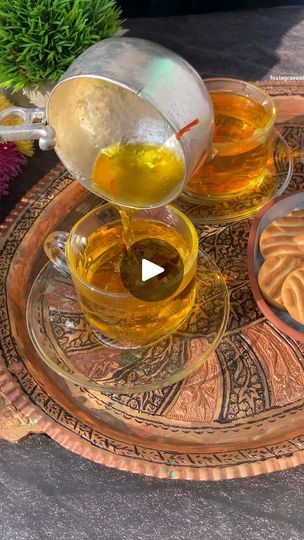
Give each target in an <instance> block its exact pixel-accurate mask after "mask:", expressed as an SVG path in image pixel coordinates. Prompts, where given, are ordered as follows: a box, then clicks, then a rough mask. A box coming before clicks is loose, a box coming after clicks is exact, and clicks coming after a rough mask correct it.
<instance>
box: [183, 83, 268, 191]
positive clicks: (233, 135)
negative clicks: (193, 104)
mask: <svg viewBox="0 0 304 540" xmlns="http://www.w3.org/2000/svg"><path fill="white" fill-rule="evenodd" d="M204 82H205V85H206V87H207V89H208V92H209V94H210V97H211V101H212V103H213V108H214V119H215V130H214V139H213V145H212V150H211V151H210V153H209V156H208V157H207V159H206V161H205V162H204V164H203V165H202V166H201V167H200V168H199V169H198V170H197V171H196V172H195V173H194V174H193V175H192V176H191V177H190V178H189V181H188V183H187V186H186V188H185V192H186V193H187V194H188V195H190V197H192V198H194V199H199V198H200V197H202V198H204V199H205V198H210V199H215V200H218V199H226V198H231V197H234V196H238V195H243V194H245V193H246V191H248V192H250V191H252V190H253V189H254V188H256V187H258V186H259V185H260V184H261V183H262V181H263V179H264V177H265V174H266V171H267V161H268V159H269V156H270V151H271V140H272V137H271V134H272V128H273V125H274V122H275V118H276V109H275V105H274V102H273V100H272V99H271V97H270V96H269V95H268V94H266V92H264V90H262V89H261V88H258V87H257V86H255V85H254V84H251V83H247V82H244V81H240V80H237V79H228V78H214V79H206V80H205V81H204Z"/></svg>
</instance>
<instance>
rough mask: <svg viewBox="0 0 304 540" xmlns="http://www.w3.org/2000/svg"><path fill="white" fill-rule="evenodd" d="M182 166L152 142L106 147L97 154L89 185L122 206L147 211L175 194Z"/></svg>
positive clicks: (178, 186)
mask: <svg viewBox="0 0 304 540" xmlns="http://www.w3.org/2000/svg"><path fill="white" fill-rule="evenodd" d="M184 175H185V165H184V162H183V160H182V158H181V157H180V156H178V155H177V153H176V152H174V151H173V150H172V149H171V148H168V147H166V146H160V145H158V144H152V143H132V144H131V143H130V144H118V145H115V146H110V147H107V148H105V149H103V150H102V152H101V153H100V154H99V155H98V157H97V159H96V162H95V165H94V169H93V173H92V178H91V181H92V185H93V187H94V189H96V190H98V192H100V193H101V194H103V195H104V196H105V197H106V198H107V199H109V200H111V201H112V202H114V203H117V204H119V205H122V206H128V207H133V208H149V207H152V206H159V205H161V204H163V203H164V202H168V200H171V199H172V198H174V195H175V194H177V193H178V191H179V189H180V186H181V184H182V182H183V179H184Z"/></svg>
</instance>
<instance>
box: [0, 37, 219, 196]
mask: <svg viewBox="0 0 304 540" xmlns="http://www.w3.org/2000/svg"><path fill="white" fill-rule="evenodd" d="M12 115H15V116H17V117H18V118H21V119H22V120H23V124H19V125H15V126H4V125H0V139H1V140H2V141H15V140H22V139H23V140H24V139H38V141H39V146H40V148H42V149H43V150H48V149H50V148H54V149H55V151H56V153H57V155H58V157H59V158H60V160H61V161H62V163H63V164H64V165H65V167H66V168H67V169H68V170H69V172H70V173H71V174H72V176H73V177H74V178H75V179H76V180H78V181H79V182H81V183H82V184H83V185H84V186H86V187H87V188H88V189H89V190H91V191H93V192H95V193H96V194H97V195H100V196H102V197H105V198H106V199H108V200H111V198H110V196H109V194H106V193H103V192H102V189H97V188H96V186H94V185H92V182H91V176H92V169H93V166H94V163H95V161H96V158H97V156H98V155H99V153H100V151H101V150H102V149H103V148H106V147H108V146H110V145H113V144H121V143H136V142H141V143H142V142H144V143H156V144H159V145H164V146H167V147H170V148H171V149H172V150H173V151H174V152H176V154H177V155H179V156H180V157H181V158H182V159H183V161H184V164H185V174H184V178H183V179H182V180H180V179H179V181H178V182H177V185H176V189H175V191H174V193H170V195H169V198H167V199H166V200H162V201H159V203H158V204H157V205H155V206H158V205H161V204H165V203H167V202H169V201H170V200H172V199H174V198H175V197H176V196H177V195H178V194H179V193H180V192H181V190H182V188H183V186H184V184H185V182H186V181H187V178H188V177H189V175H190V174H191V173H192V172H193V171H194V170H195V169H196V168H197V167H198V166H199V165H200V164H201V163H202V161H203V160H204V158H205V157H206V155H207V153H208V150H209V148H210V146H211V143H212V138H213V128H214V119H213V108H212V104H211V100H210V97H209V94H208V92H207V90H206V87H205V85H204V83H203V81H202V79H201V77H200V76H199V75H198V73H197V72H196V71H195V70H194V69H193V68H192V67H191V65H189V64H188V63H187V62H186V61H185V60H184V59H183V58H181V57H180V56H178V55H177V54H175V53H173V52H171V51H169V50H168V49H166V48H164V47H162V46H160V45H158V44H155V43H152V42H150V41H147V40H144V39H137V38H129V37H117V38H109V39H105V40H103V41H101V42H99V43H96V44H95V45H93V46H92V47H90V48H89V49H87V50H86V51H84V52H83V53H82V54H81V55H80V56H79V57H78V58H77V59H76V60H75V61H74V62H73V63H72V64H71V66H70V67H69V68H68V70H67V71H66V73H65V74H64V75H63V76H62V78H61V79H60V81H59V82H58V84H57V85H56V86H55V87H54V88H53V90H52V92H51V93H50V95H49V98H48V102H47V106H46V109H37V108H36V109H26V108H21V107H11V108H9V109H5V110H4V111H2V112H0V122H2V121H3V120H5V118H7V117H8V116H12ZM177 135H179V136H177ZM112 202H113V201H112ZM115 202H116V203H117V204H119V203H120V201H117V200H116V201H115Z"/></svg>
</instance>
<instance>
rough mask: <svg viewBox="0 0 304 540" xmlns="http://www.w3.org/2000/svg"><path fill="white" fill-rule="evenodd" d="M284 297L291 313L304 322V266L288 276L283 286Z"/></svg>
mask: <svg viewBox="0 0 304 540" xmlns="http://www.w3.org/2000/svg"><path fill="white" fill-rule="evenodd" d="M282 299H283V302H284V305H285V308H286V309H287V311H288V313H289V315H290V316H291V317H292V318H293V319H295V320H296V321H298V322H299V323H301V324H304V268H298V269H297V270H294V271H293V272H291V274H289V276H287V278H286V279H285V281H284V283H283V287H282Z"/></svg>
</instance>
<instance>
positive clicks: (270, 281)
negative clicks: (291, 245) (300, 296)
mask: <svg viewBox="0 0 304 540" xmlns="http://www.w3.org/2000/svg"><path fill="white" fill-rule="evenodd" d="M301 266H302V267H303V268H304V260H301V259H299V258H297V257H290V256H284V255H283V256H278V257H270V258H269V259H266V260H265V261H264V263H263V264H262V266H261V268H260V271H259V275H258V283H259V287H260V290H261V292H262V294H263V296H264V298H265V300H267V302H268V303H269V304H271V305H272V306H275V307H276V308H278V309H283V310H285V309H286V308H285V306H284V303H283V300H282V286H283V283H284V281H285V279H286V278H287V276H288V275H289V274H290V273H291V272H293V271H294V270H295V269H296V268H300V267H301Z"/></svg>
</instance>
